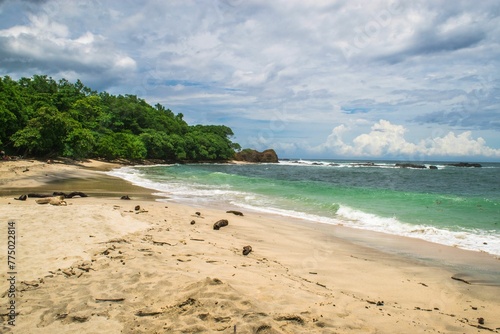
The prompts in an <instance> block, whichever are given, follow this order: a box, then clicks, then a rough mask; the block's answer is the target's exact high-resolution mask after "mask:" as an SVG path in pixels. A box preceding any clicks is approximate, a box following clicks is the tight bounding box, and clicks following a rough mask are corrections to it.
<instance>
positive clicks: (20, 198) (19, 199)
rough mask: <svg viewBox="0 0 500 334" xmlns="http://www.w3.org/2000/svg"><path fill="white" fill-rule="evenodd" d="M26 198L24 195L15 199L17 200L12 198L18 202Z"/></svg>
mask: <svg viewBox="0 0 500 334" xmlns="http://www.w3.org/2000/svg"><path fill="white" fill-rule="evenodd" d="M27 198H28V196H26V195H21V196H19V197H17V198H14V199H15V200H18V201H25V200H26V199H27Z"/></svg>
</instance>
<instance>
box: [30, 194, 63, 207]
mask: <svg viewBox="0 0 500 334" xmlns="http://www.w3.org/2000/svg"><path fill="white" fill-rule="evenodd" d="M63 199H64V197H63V196H54V197H46V198H40V199H37V200H36V201H35V202H36V203H37V204H50V205H58V206H66V205H68V204H67V203H66V201H64V200H63Z"/></svg>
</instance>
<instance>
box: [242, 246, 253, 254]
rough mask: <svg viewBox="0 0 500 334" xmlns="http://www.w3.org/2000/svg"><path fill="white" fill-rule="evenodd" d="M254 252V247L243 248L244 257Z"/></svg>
mask: <svg viewBox="0 0 500 334" xmlns="http://www.w3.org/2000/svg"><path fill="white" fill-rule="evenodd" d="M251 251H252V246H245V247H243V255H248V254H250V252H251Z"/></svg>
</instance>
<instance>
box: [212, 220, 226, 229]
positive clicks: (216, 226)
mask: <svg viewBox="0 0 500 334" xmlns="http://www.w3.org/2000/svg"><path fill="white" fill-rule="evenodd" d="M227 225H229V222H228V221H227V219H221V220H219V221H217V222H216V223H215V224H214V230H218V229H220V228H221V227H224V226H227Z"/></svg>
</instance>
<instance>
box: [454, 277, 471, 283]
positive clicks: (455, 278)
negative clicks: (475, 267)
mask: <svg viewBox="0 0 500 334" xmlns="http://www.w3.org/2000/svg"><path fill="white" fill-rule="evenodd" d="M451 279H454V280H455V281H460V282H464V283H465V284H471V283H470V282H469V281H467V280H465V279H463V278H460V277H456V276H451Z"/></svg>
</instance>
